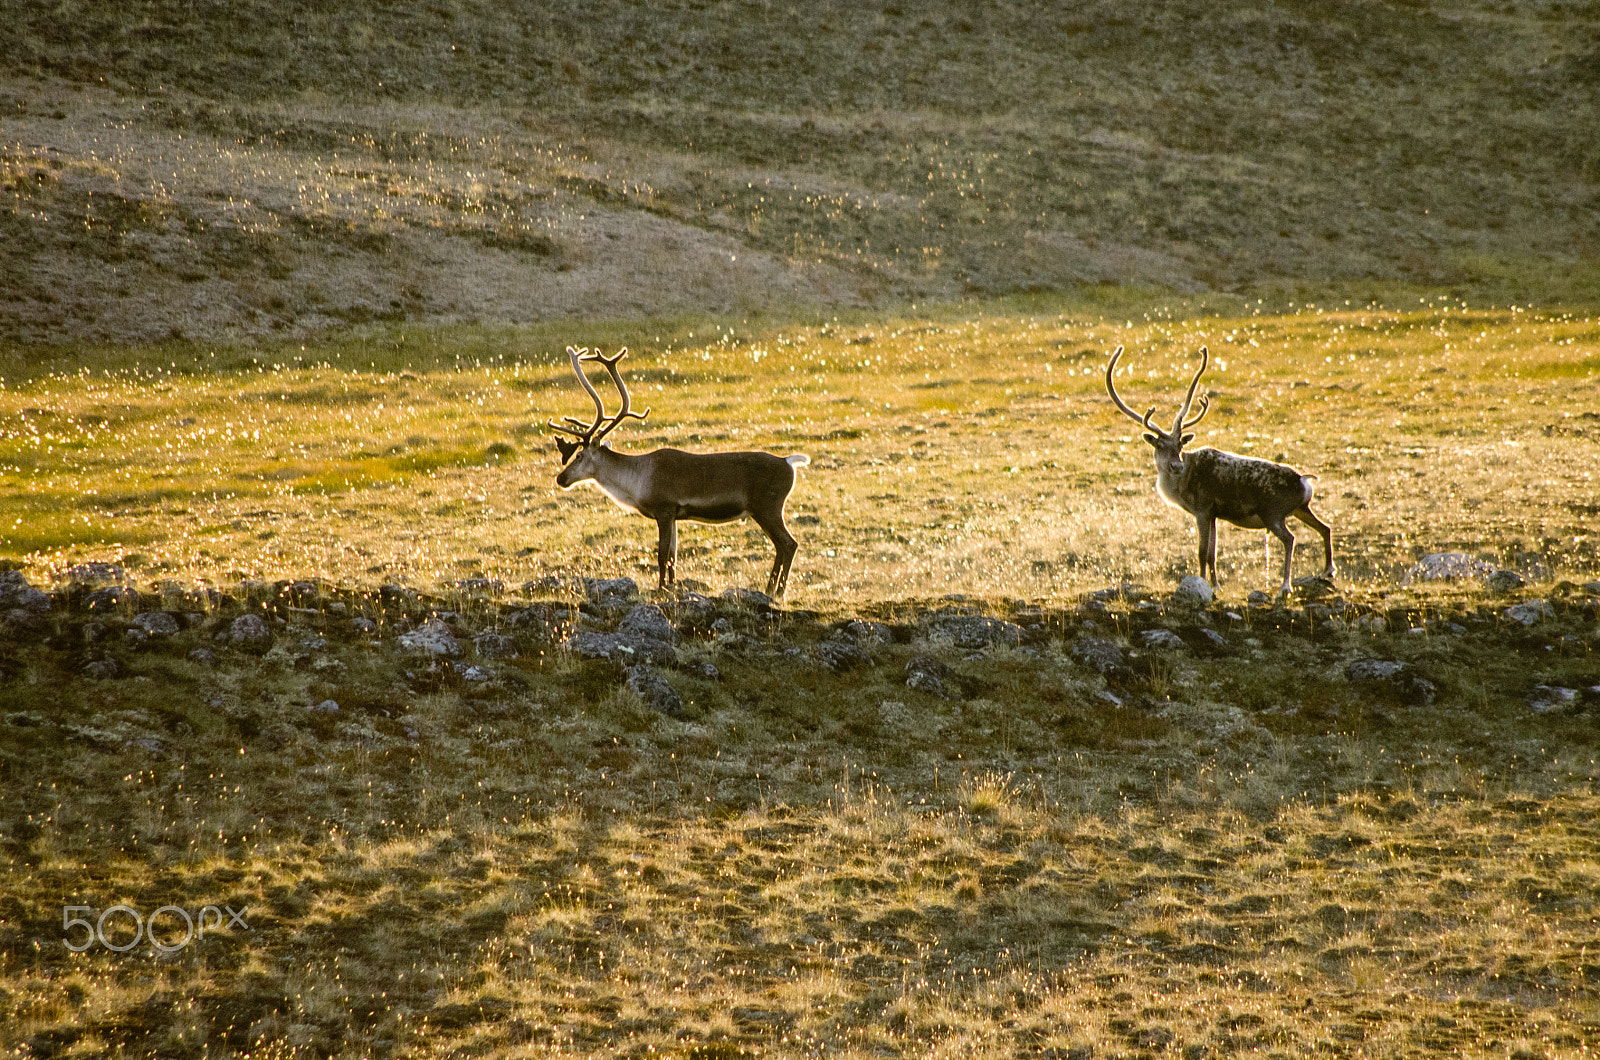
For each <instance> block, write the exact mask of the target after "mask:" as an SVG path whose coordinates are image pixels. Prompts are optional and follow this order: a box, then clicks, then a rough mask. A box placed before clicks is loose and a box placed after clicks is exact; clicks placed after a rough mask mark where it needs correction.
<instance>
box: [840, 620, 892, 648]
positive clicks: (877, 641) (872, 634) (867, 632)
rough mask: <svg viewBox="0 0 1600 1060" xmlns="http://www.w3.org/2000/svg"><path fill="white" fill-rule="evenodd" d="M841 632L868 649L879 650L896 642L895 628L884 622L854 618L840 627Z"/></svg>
mask: <svg viewBox="0 0 1600 1060" xmlns="http://www.w3.org/2000/svg"><path fill="white" fill-rule="evenodd" d="M839 633H840V634H842V635H844V636H847V637H849V638H850V639H851V640H853V641H855V642H856V643H857V644H859V645H860V646H861V647H862V648H864V649H866V650H867V651H869V652H870V651H877V650H879V649H880V648H888V647H891V646H892V645H893V644H894V630H892V629H890V628H889V627H888V626H886V625H884V624H883V623H882V622H867V621H864V620H862V619H854V620H852V621H849V622H846V623H845V624H844V625H842V626H840V627H839Z"/></svg>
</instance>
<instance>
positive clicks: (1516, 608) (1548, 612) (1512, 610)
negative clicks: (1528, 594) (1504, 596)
mask: <svg viewBox="0 0 1600 1060" xmlns="http://www.w3.org/2000/svg"><path fill="white" fill-rule="evenodd" d="M1503 613H1504V615H1505V617H1506V618H1508V619H1510V620H1511V621H1513V622H1516V623H1518V624H1520V625H1524V626H1534V625H1538V624H1539V623H1540V622H1543V621H1544V620H1545V619H1547V618H1554V617H1556V610H1555V608H1553V607H1551V606H1550V601H1548V600H1524V601H1523V602H1522V603H1520V604H1514V605H1512V606H1511V607H1508V608H1506V609H1505V611H1504V612H1503Z"/></svg>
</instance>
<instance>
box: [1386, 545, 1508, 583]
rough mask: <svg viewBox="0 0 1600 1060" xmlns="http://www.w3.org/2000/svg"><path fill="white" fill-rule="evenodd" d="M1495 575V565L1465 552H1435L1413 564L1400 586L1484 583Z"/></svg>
mask: <svg viewBox="0 0 1600 1060" xmlns="http://www.w3.org/2000/svg"><path fill="white" fill-rule="evenodd" d="M1507 573H1510V572H1507ZM1494 574H1495V567H1494V565H1493V564H1490V563H1485V562H1484V561H1483V560H1481V559H1474V558H1472V557H1471V556H1469V555H1467V554H1466V553H1465V552H1435V553H1433V554H1432V555H1430V556H1423V557H1422V558H1421V559H1419V560H1417V562H1416V563H1413V564H1412V565H1411V569H1410V570H1408V571H1406V572H1405V574H1403V575H1402V576H1401V578H1400V584H1402V585H1412V584H1414V583H1416V582H1454V581H1461V580H1463V579H1466V578H1473V579H1477V580H1479V581H1482V580H1484V579H1487V578H1490V577H1492V576H1493V575H1494ZM1513 577H1515V575H1513Z"/></svg>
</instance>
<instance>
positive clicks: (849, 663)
mask: <svg viewBox="0 0 1600 1060" xmlns="http://www.w3.org/2000/svg"><path fill="white" fill-rule="evenodd" d="M814 650H815V651H816V654H817V658H819V659H821V660H822V662H823V664H824V665H825V666H827V668H828V669H830V670H832V671H833V672H834V673H837V674H842V673H844V672H846V671H847V670H854V669H855V668H856V667H858V666H866V665H868V664H870V663H871V662H872V656H871V655H869V654H868V653H867V649H866V648H863V647H862V646H861V644H860V643H859V642H857V641H856V640H855V639H854V638H853V637H850V636H847V635H844V634H843V633H840V634H836V635H835V636H833V637H830V638H829V639H827V640H825V641H823V642H822V643H820V644H818V645H817V646H816V648H815V649H814Z"/></svg>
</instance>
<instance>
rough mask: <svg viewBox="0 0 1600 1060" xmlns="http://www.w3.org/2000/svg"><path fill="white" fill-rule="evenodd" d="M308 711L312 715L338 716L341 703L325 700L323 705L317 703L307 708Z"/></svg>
mask: <svg viewBox="0 0 1600 1060" xmlns="http://www.w3.org/2000/svg"><path fill="white" fill-rule="evenodd" d="M306 710H308V711H310V712H311V713H312V714H337V713H339V703H338V701H337V700H332V699H324V700H323V701H322V702H321V703H315V704H313V705H311V706H309V707H307V708H306Z"/></svg>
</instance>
